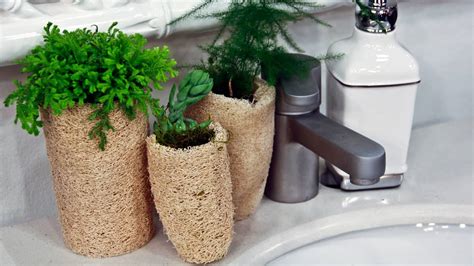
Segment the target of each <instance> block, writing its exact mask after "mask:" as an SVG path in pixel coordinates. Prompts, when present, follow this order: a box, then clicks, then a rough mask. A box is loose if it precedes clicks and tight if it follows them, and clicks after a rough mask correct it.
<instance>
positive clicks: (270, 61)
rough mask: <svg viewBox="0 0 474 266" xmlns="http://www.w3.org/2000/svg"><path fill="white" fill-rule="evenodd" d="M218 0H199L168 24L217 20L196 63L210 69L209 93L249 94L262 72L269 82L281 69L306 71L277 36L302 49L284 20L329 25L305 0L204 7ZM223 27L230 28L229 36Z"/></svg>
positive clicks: (236, 1) (242, 0)
mask: <svg viewBox="0 0 474 266" xmlns="http://www.w3.org/2000/svg"><path fill="white" fill-rule="evenodd" d="M218 1H219V0H204V2H203V3H201V4H200V5H199V6H197V7H195V8H194V9H193V10H191V11H190V12H188V13H187V14H185V15H183V16H181V17H179V18H177V19H175V20H174V21H172V22H171V23H170V24H175V23H179V22H180V21H183V20H185V19H188V18H191V17H196V18H203V19H208V18H215V19H217V20H218V21H219V22H220V25H221V26H220V29H219V31H218V33H217V35H216V37H215V39H214V41H213V42H212V43H211V44H210V45H208V46H205V47H203V49H204V51H206V52H207V53H208V54H209V58H208V60H207V61H206V62H202V63H201V64H200V65H199V66H197V67H198V68H200V69H203V70H206V71H207V72H209V73H210V75H211V77H212V78H213V79H214V88H213V91H214V92H216V93H220V94H224V95H226V96H230V97H236V98H248V99H249V98H251V97H252V95H253V93H254V90H255V89H254V80H255V78H256V77H258V76H259V75H260V74H262V73H263V76H264V79H265V80H266V81H267V82H268V83H269V84H270V85H274V84H275V83H276V79H277V77H278V76H279V75H281V74H282V72H283V71H284V73H286V74H299V73H306V72H307V71H306V70H307V67H308V65H309V64H303V63H301V62H300V63H297V61H295V60H296V59H294V58H292V57H290V56H289V55H288V53H287V49H286V48H285V47H283V46H281V45H280V44H279V42H278V40H279V38H280V37H281V39H283V41H284V42H285V43H286V44H287V45H288V46H289V47H291V48H293V49H294V50H296V51H302V49H301V48H300V47H299V46H298V45H297V44H296V41H295V40H294V39H293V37H292V36H291V34H290V33H289V32H288V30H287V24H288V23H291V22H296V21H299V20H301V19H302V18H309V19H311V20H313V21H314V22H316V23H318V24H322V25H325V26H329V25H328V24H327V23H325V22H324V21H321V20H319V19H318V18H316V17H315V16H314V15H313V14H311V13H309V12H308V11H307V10H314V9H316V8H320V7H322V6H321V5H318V4H315V3H311V2H308V1H305V0H232V1H231V2H230V4H229V7H228V8H227V9H226V10H224V11H217V12H210V13H206V12H205V10H206V9H207V8H208V7H209V6H210V5H212V4H214V3H216V2H218ZM226 31H229V34H228V35H227V34H225V32H226ZM221 40H222V41H221ZM339 56H340V55H333V56H326V57H324V58H325V59H333V58H337V57H339Z"/></svg>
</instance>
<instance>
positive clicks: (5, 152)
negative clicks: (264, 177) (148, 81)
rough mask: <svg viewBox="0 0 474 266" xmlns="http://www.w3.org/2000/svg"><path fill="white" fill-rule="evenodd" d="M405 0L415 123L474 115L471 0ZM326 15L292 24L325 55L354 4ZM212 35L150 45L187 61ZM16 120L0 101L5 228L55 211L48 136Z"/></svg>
mask: <svg viewBox="0 0 474 266" xmlns="http://www.w3.org/2000/svg"><path fill="white" fill-rule="evenodd" d="M399 2H400V4H399V13H400V15H399V22H398V38H399V40H400V41H401V42H402V43H403V44H404V45H405V46H406V47H407V48H409V49H410V50H411V51H412V52H413V54H414V55H415V57H416V58H417V59H418V60H419V63H420V68H421V75H422V79H423V81H422V83H421V84H420V89H419V91H418V95H417V100H416V111H415V119H414V127H421V126H426V125H430V124H434V123H439V122H444V121H449V120H455V119H464V118H468V117H472V115H473V113H472V93H473V85H474V84H473V78H472V77H473V74H474V73H473V69H472V58H473V57H472V56H473V45H472V43H473V41H474V38H473V18H474V9H473V2H472V1H471V0H451V1H448V0H406V1H399ZM0 15H1V14H0ZM320 18H322V19H324V20H326V21H328V22H329V23H330V24H332V25H333V27H332V28H325V27H321V26H315V25H313V24H312V23H311V22H310V21H302V22H300V23H297V24H295V25H292V26H291V27H290V28H291V32H292V34H293V35H294V37H295V39H296V40H297V41H298V42H299V43H300V44H301V46H302V47H303V48H304V49H305V50H306V52H307V53H308V54H312V55H321V54H323V53H324V52H325V50H326V49H327V47H328V45H329V44H330V43H332V42H333V41H335V40H338V39H341V38H344V37H347V36H350V34H351V32H352V30H353V24H354V16H353V7H352V6H342V7H339V8H337V9H335V10H331V11H328V12H325V13H322V14H321V15H320ZM0 27H1V25H0ZM211 38H212V33H185V34H184V33H183V34H178V35H173V36H170V37H168V38H166V39H163V40H154V41H152V43H151V45H162V44H167V45H168V46H170V48H171V49H172V51H173V54H174V57H175V58H176V59H177V61H178V62H180V63H182V64H186V63H192V62H197V61H198V60H200V59H201V58H202V53H201V51H200V50H199V49H198V48H197V47H196V45H197V44H202V43H206V42H209V41H210V40H211ZM19 70H20V67H19V66H8V67H2V68H0V101H1V102H3V100H4V99H5V97H6V96H7V95H8V94H9V93H10V92H11V91H12V90H13V89H14V87H13V86H12V84H11V83H12V80H14V79H21V78H22V76H21V75H20V74H19ZM166 94H167V93H166V92H162V93H160V96H162V97H165V96H166ZM323 109H324V106H323ZM13 119H14V108H8V109H7V108H5V107H4V106H3V104H0V150H1V153H0V226H1V225H8V224H13V223H20V222H25V221H28V220H31V219H35V218H38V217H42V216H50V215H55V212H56V210H55V208H56V207H55V203H54V194H53V191H52V183H51V177H50V169H49V163H48V160H47V157H46V151H45V146H44V139H43V136H42V135H40V136H39V137H33V136H29V135H27V134H26V133H25V132H24V131H23V130H22V129H21V127H20V126H19V125H14V124H13Z"/></svg>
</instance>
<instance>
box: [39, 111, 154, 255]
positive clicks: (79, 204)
mask: <svg viewBox="0 0 474 266" xmlns="http://www.w3.org/2000/svg"><path fill="white" fill-rule="evenodd" d="M91 112H92V108H91V107H90V106H88V105H86V106H84V107H76V108H73V109H68V110H65V111H64V112H63V113H62V114H61V115H59V116H55V115H52V114H51V113H50V112H49V111H47V110H41V118H42V120H43V121H44V134H45V137H46V148H47V152H48V157H49V161H50V163H51V169H52V174H53V179H54V190H55V192H56V201H57V205H58V209H59V218H60V222H61V225H62V231H63V236H64V241H65V244H66V246H68V247H69V248H70V249H71V250H73V251H74V252H76V253H78V254H81V255H85V256H90V257H110V256H116V255H121V254H124V253H128V252H131V251H133V250H135V249H138V248H140V247H142V246H143V245H145V244H146V243H147V242H148V241H149V240H150V239H151V238H152V237H153V222H152V215H151V211H152V206H151V204H152V201H151V194H150V187H149V183H148V175H147V170H146V150H145V138H146V136H147V119H146V116H145V115H144V114H142V113H138V114H137V117H136V119H135V120H133V121H130V120H129V119H128V118H127V117H126V116H125V115H124V114H123V112H122V111H119V110H115V111H114V112H113V113H111V114H110V121H111V123H112V125H113V126H114V128H115V131H113V132H112V131H109V133H108V134H107V140H108V143H107V146H106V149H105V151H100V150H99V148H98V146H97V141H96V140H89V138H88V132H89V131H90V129H91V128H92V127H93V126H94V124H95V121H88V119H87V118H88V116H89V115H90V114H91Z"/></svg>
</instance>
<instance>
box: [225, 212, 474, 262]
mask: <svg viewBox="0 0 474 266" xmlns="http://www.w3.org/2000/svg"><path fill="white" fill-rule="evenodd" d="M417 223H443V224H458V223H463V224H466V225H470V226H474V206H473V205H467V204H407V205H397V206H385V207H383V208H380V207H378V208H367V209H364V210H357V211H351V212H347V213H343V214H337V215H331V216H328V217H324V218H322V219H317V220H314V221H311V222H308V223H305V224H302V225H299V226H296V227H294V228H291V229H289V230H286V231H284V232H282V233H279V234H277V235H274V236H272V237H270V238H267V239H265V240H264V241H262V242H260V243H259V244H257V245H255V246H254V247H252V248H250V249H248V250H246V251H245V252H243V253H242V254H240V255H239V256H238V257H237V258H236V259H235V260H234V261H233V264H234V263H235V264H242V265H265V264H266V263H268V262H270V261H272V260H274V259H276V258H278V257H280V256H282V255H283V254H285V253H288V252H291V251H294V250H296V249H298V248H301V247H303V246H306V245H309V244H313V243H316V242H319V241H322V240H325V239H328V238H332V237H337V236H339V235H342V234H346V233H352V232H357V231H363V230H370V229H376V228H382V227H388V226H400V225H414V224H417Z"/></svg>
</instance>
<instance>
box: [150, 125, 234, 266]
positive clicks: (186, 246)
mask: <svg viewBox="0 0 474 266" xmlns="http://www.w3.org/2000/svg"><path fill="white" fill-rule="evenodd" d="M211 128H213V129H214V132H215V137H214V139H213V140H211V141H210V142H208V143H206V144H203V145H200V146H194V147H190V148H187V149H174V148H170V147H167V146H163V145H160V144H159V143H157V142H156V137H155V135H152V136H150V137H148V138H147V150H148V170H149V173H150V183H151V189H152V192H153V196H154V201H155V206H156V209H157V211H158V213H159V215H160V219H161V221H162V223H163V227H164V229H165V232H166V234H167V235H168V237H169V239H170V240H171V242H172V243H173V245H174V246H175V248H176V250H177V251H178V253H179V255H180V256H181V257H182V258H183V259H184V260H185V261H187V262H192V263H209V262H212V261H215V260H218V259H221V258H222V257H224V256H225V255H226V254H227V251H228V249H229V246H230V243H231V240H232V230H233V225H234V221H233V218H232V216H233V210H234V207H233V205H232V184H231V178H230V170H229V157H228V154H227V147H226V141H227V133H226V132H225V130H224V129H223V128H222V127H221V126H220V125H218V124H214V125H211Z"/></svg>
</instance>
